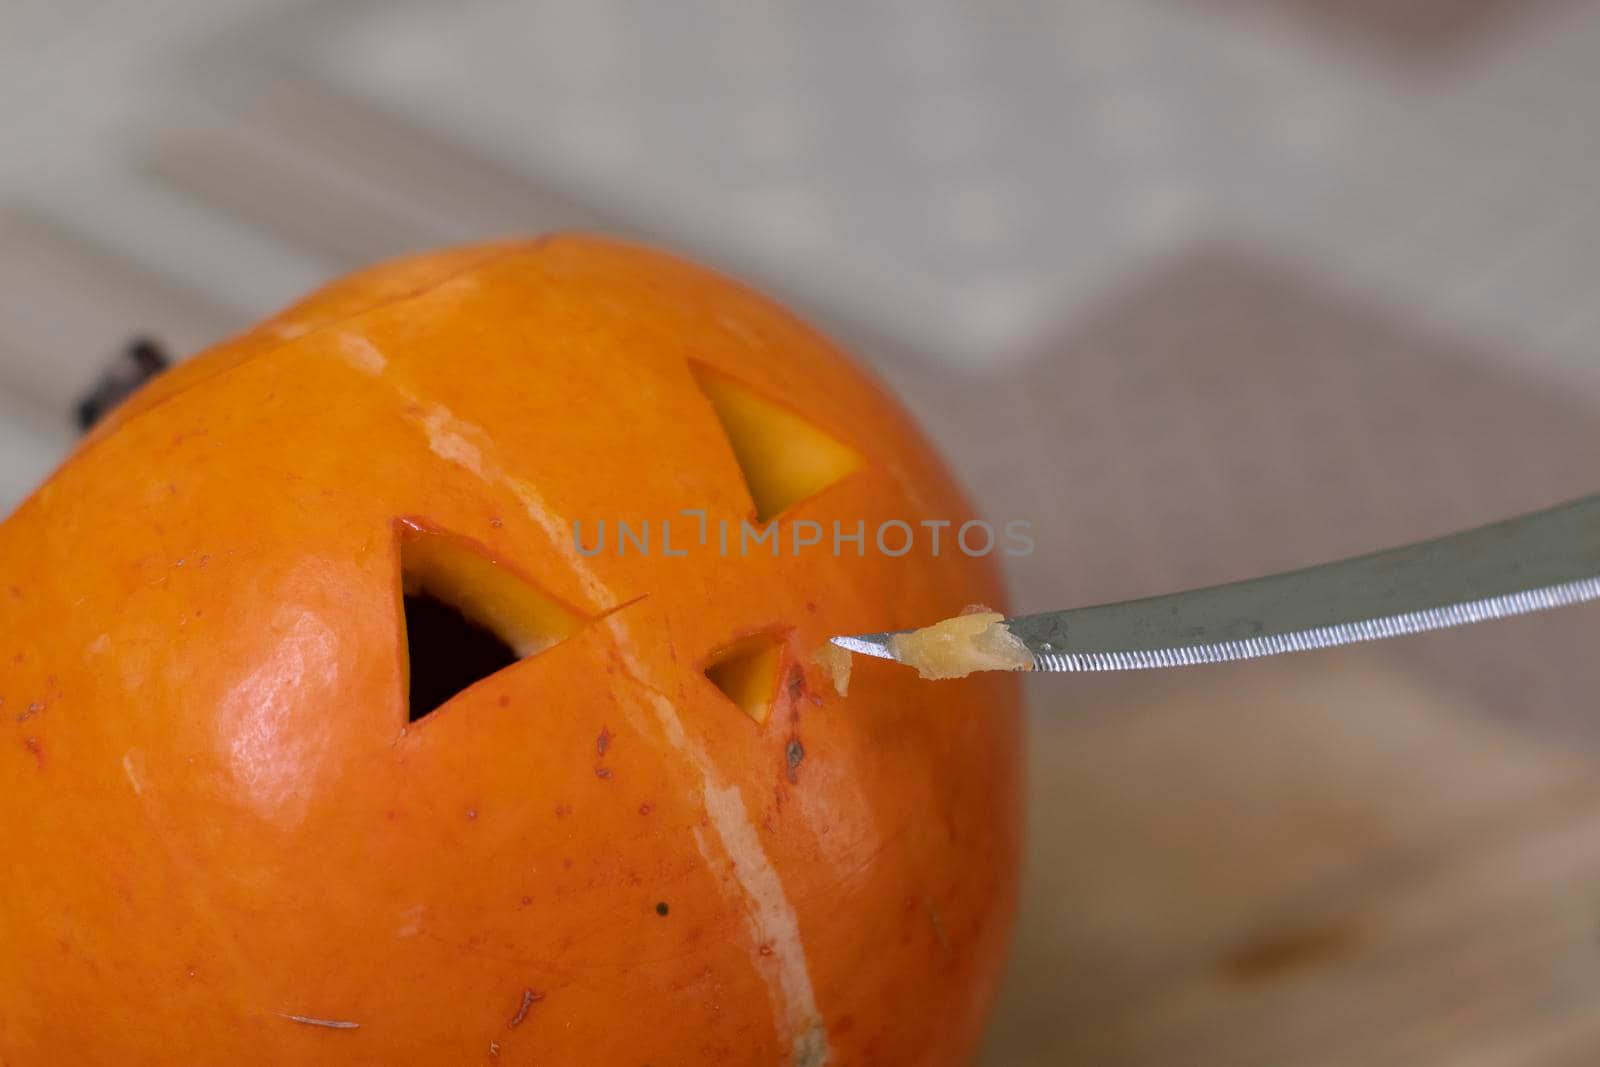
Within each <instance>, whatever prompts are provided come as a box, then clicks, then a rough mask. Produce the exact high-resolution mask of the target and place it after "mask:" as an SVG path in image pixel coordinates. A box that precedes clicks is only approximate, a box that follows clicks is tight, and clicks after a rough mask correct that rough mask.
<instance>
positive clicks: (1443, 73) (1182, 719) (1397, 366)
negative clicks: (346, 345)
mask: <svg viewBox="0 0 1600 1067" xmlns="http://www.w3.org/2000/svg"><path fill="white" fill-rule="evenodd" d="M1597 55H1600V3H1593V2H1587V0H1291V2H1271V0H1058V2H1045V0H1036V2H1023V0H995V2H984V3H979V2H976V0H967V2H959V0H873V2H869V3H850V4H846V3H841V2H834V0H815V2H809V3H806V2H798V0H797V2H792V3H791V2H785V0H738V2H737V3H722V4H713V3H707V2H702V0H680V2H678V3H673V4H670V5H669V4H661V3H652V2H650V0H522V2H511V0H472V2H460V3H437V2H436V3H418V2H403V0H400V2H396V0H389V2H384V3H376V2H364V0H327V2H319V3H308V2H289V0H206V2H200V0H186V2H185V0H141V2H140V3H136V4H130V3H120V2H112V0H0V513H4V512H5V511H8V510H9V509H10V508H11V507H12V506H13V505H14V504H15V503H16V502H18V501H19V500H20V499H21V498H22V496H23V495H24V494H25V493H26V491H27V490H28V489H29V487H31V486H32V485H33V484H34V483H36V482H37V481H38V480H39V479H40V478H41V477H42V476H43V475H44V474H45V473H46V472H47V471H48V470H49V468H50V467H51V466H52V464H53V463H54V462H56V461H57V459H58V458H59V457H60V456H61V455H62V453H63V452H64V450H65V449H67V448H68V447H69V446H70V444H71V442H72V440H73V426H72V421H71V420H72V413H73V410H74V406H75V404H76V402H77V400H78V399H79V397H80V396H81V395H82V394H83V393H84V392H85V391H86V390H87V389H88V388H89V387H90V386H91V385H92V383H93V382H94V381H95V379H96V378H97V377H98V375H99V374H100V372H101V371H102V369H103V368H104V367H105V365H106V364H107V362H108V360H110V359H111V357H112V356H113V354H114V353H116V352H117V351H118V350H119V349H120V348H121V347H122V346H123V345H124V344H125V343H126V342H127V341H128V340H130V339H131V338H132V337H133V336H135V335H146V336H150V337H153V338H155V339H157V340H159V341H160V342H161V343H162V344H163V345H165V346H166V347H167V348H168V350H169V351H171V352H172V353H173V355H174V356H177V357H182V356H186V355H188V354H190V353H192V352H194V351H196V350H198V349H200V348H202V347H204V346H205V345H206V344H208V343H210V342H212V341H214V340H216V339H218V338H221V337H223V336H225V335H226V334H228V333H230V332H232V331H235V330H239V329H241V328H243V327H245V326H247V325H249V324H250V323H252V322H253V321H254V320H256V319H258V318H260V317H262V316H264V315H266V314H267V313H269V312H271V311H273V310H275V309H276V308H277V307H279V306H280V305H282V304H284V303H286V302H287V301H289V300H290V299H292V298H294V297H296V296H298V295H299V294H301V293H303V292H305V291H306V290H308V289H310V288H312V287H314V286H316V285H317V284H319V283H320V282H322V281H324V280H326V279H329V278H331V277H333V276H335V275H338V274H341V273H344V272H346V271H348V270H350V269H352V268H354V267H357V266H360V265H363V264H366V263H368V262H370V261H372V260H374V259H378V258H381V257H385V256H391V255H395V254H398V253H402V252H405V251H409V250H415V249H422V248H427V247H430V246H436V245H440V244H446V243H451V242H460V241H469V240H474V239H479V238H484V237H489V236H502V235H507V234H516V233H529V232H537V231H542V230H547V229H552V228H569V227H582V228H588V229H598V230H603V231H608V232H613V233H618V234H623V235H629V236H635V237H642V238H645V239H649V240H652V241H655V242H659V243H664V244H667V245H670V246H673V247H676V248H678V249H680V250H683V251H685V252H688V253H690V254H692V255H694V256H697V257H699V258H702V259H705V260H709V261H711V262H713V263H716V264H718V265H720V266H722V267H724V268H727V269H729V270H732V271H734V272H736V273H738V274H741V275H743V276H745V277H746V278H748V279H751V280H752V281H754V282H756V283H757V284H759V285H761V286H762V287H764V288H766V289H768V290H769V291H771V292H773V293H774V294H775V295H777V296H779V297H780V298H782V299H784V300H786V301H787V302H789V303H791V304H792V305H794V306H796V307H797V308H799V309H800V310H802V312H803V313H805V314H806V315H808V316H809V317H811V318H812V319H813V320H815V321H816V322H818V323H819V324H820V325H822V326H823V327H824V328H826V329H828V330H830V331H831V332H832V333H833V334H834V335H835V336H837V337H838V338H840V339H841V340H842V341H843V342H845V343H846V344H847V345H848V346H850V347H851V348H853V349H854V350H855V351H856V352H858V353H859V354H860V355H861V356H862V358H863V359H865V360H867V361H868V362H870V363H871V364H872V365H873V366H874V367H875V368H877V370H878V371H879V372H880V373H881V374H882V375H883V376H884V377H886V378H887V379H888V380H889V381H890V382H891V383H892V384H893V385H894V386H895V387H896V388H897V389H898V390H900V392H901V393H902V394H903V395H904V396H905V398H906V399H907V402H908V403H909V404H910V405H911V406H912V407H913V408H914V409H915V410H916V412H917V413H918V415H919V416H920V417H921V418H922V419H923V421H924V422H925V424H926V425H927V426H928V428H929V431H930V433H931V434H932V435H933V436H934V437H935V438H936V439H937V441H938V442H939V444H940V445H941V446H942V448H943V449H944V451H945V452H946V454H947V455H948V456H949V457H950V459H951V461H952V463H953V464H954V465H955V466H956V467H957V468H958V469H959V471H960V472H961V474H962V475H963V476H964V478H965V479H966V480H967V482H968V484H969V485H970V486H972V487H973V488H974V490H975V492H976V494H977V496H978V498H979V500H980V503H981V506H982V508H983V509H984V511H985V512H986V513H988V514H990V515H992V516H1002V517H1005V518H1011V517H1023V518H1027V519H1030V520H1031V521H1032V522H1033V523H1034V529H1035V535H1036V538H1037V540H1038V541H1039V544H1040V546H1041V550H1040V551H1039V552H1038V553H1036V554H1035V555H1034V556H1033V557H1031V558H1028V559H1023V560H1014V561H1011V562H1012V563H1013V564H1015V566H1014V567H1013V571H1012V574H1011V580H1012V586H1013V588H1014V590H1015V591H1016V600H1015V606H1016V607H1018V608H1021V609H1024V610H1043V609H1047V608H1057V607H1063V606H1067V605H1071V604H1079V603H1089V602H1094V601H1099V600H1106V599H1121V598H1126V597H1133V596H1140V595H1146V594H1153V593H1160V592H1166V591H1171V590H1173V589H1175V588H1179V587H1183V586H1189V585H1196V584H1204V583H1210V582H1215V581H1226V580H1231V579H1235V578H1242V577H1246V576H1248V575H1251V574H1255V573H1261V572H1265V571H1269V570H1274V569H1279V568H1285V567H1292V566H1299V565H1304V564H1310V563H1314V562H1320V561H1323V560H1326V559H1330V558H1334V557H1337V556H1342V555H1346V554H1351V553H1355V552H1361V551H1366V550H1371V549H1377V548H1382V547H1387V546H1389V545H1392V544H1397V543H1400V542H1403V541H1406V540H1410V539H1414V538H1419V537H1424V536H1431V535H1435V534H1439V533H1444V532H1447V531H1449V530H1451V529H1455V528H1460V527H1464V526H1468V525H1473V524H1477V523H1480V522H1484V521H1488V520H1491V519H1495V518H1500V517H1504V516H1506V515H1509V514H1512V513H1514V512H1517V511H1521V510H1526V509H1531V508H1536V507H1540V506H1544V505H1547V504H1550V503H1554V502H1556V501H1559V500H1561V499H1565V498H1568V497H1572V496H1577V495H1581V494H1584V493H1588V492H1593V491H1595V490H1596V489H1597V488H1600V486H1597V484H1596V483H1597V482H1600V299H1597V291H1600V290H1597V282H1600V196H1597V192H1596V191H1597V190H1600V121H1597V115H1600V64H1597V63H1596V62H1595V57H1596V56H1597ZM1597 648H1600V615H1597V612H1596V609H1595V608H1593V607H1588V608H1578V609H1569V610H1567V611H1564V612H1560V613H1555V614H1551V615H1547V616H1541V617H1535V618H1528V619H1522V620H1516V621H1511V622H1505V623H1499V624H1494V625H1491V626H1485V627H1478V628H1473V629H1470V630H1466V631H1460V632H1456V633H1446V634H1436V635H1430V636H1426V637H1421V638H1416V639H1410V640H1406V641H1401V642H1391V643H1388V644H1386V645H1383V646H1374V647H1372V648H1368V649H1354V650H1343V651H1338V652H1330V653H1317V654H1310V655H1305V656H1300V657H1292V658H1290V659H1286V660H1282V661H1271V662H1263V663H1259V664H1245V665H1237V666H1232V667H1217V668H1195V669H1191V670H1188V671H1185V672H1181V673H1173V674H1152V675H1147V676H1138V677H1111V676H1107V677H1097V678H1077V677H1067V678H1058V679H1038V680H1035V681H1034V682H1032V683H1030V691H1031V695H1032V698H1033V707H1032V708H1031V711H1030V714H1031V717H1032V725H1033V739H1032V744H1031V748H1030V753H1031V754H1030V762H1031V772H1032V775H1033V779H1032V785H1031V787H1030V788H1031V792H1032V798H1033V805H1034V809H1033V826H1032V840H1031V853H1030V858H1029V867H1028V874H1027V886H1026V892H1025V897H1024V902H1023V920H1022V925H1021V928H1020V931H1019V934H1018V941H1017V948H1016V957H1015V960H1014V963H1013V967H1012V973H1011V975H1010V977H1009V978H1008V981H1007V986H1006V989H1005V993H1004V996H1003V998H1002V1002H1001V1004H1000V1007H999V1009H998V1012H997V1014H996V1018H995V1022H994V1025H993V1028H992V1032H991V1035H990V1038H989V1042H988V1047H987V1049H986V1051H985V1060H984V1062H985V1063H986V1064H995V1065H1002V1064H1047V1063H1048V1064H1056V1063H1062V1062H1084V1063H1096V1064H1101V1063H1128V1064H1157V1063H1160V1064H1166V1063H1185V1064H1197V1063H1217V1064H1228V1065H1230V1067H1241V1065H1249V1064H1258V1063H1259V1064H1281V1063H1295V1064H1335V1063H1337V1064H1347V1063H1348V1064H1363V1065H1371V1064H1385V1063H1395V1064H1417V1063H1441V1064H1452V1065H1455V1064H1474V1065H1488V1064H1546V1063H1549V1064H1568V1063H1571V1064H1593V1063H1595V1062H1600V1012H1597V1011H1595V1010H1594V1004H1595V1002H1596V1000H1595V998H1596V996H1597V994H1600V763H1597V756H1596V754H1597V753H1600V706H1597V700H1596V697H1595V694H1596V692H1597V685H1600V656H1596V655H1595V650H1596V649H1597Z"/></svg>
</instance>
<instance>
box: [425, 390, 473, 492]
mask: <svg viewBox="0 0 1600 1067" xmlns="http://www.w3.org/2000/svg"><path fill="white" fill-rule="evenodd" d="M422 428H423V429H424V430H426V431H427V433H428V447H429V448H430V449H432V450H433V454H434V455H436V456H438V457H439V458H440V459H443V460H448V461H449V462H451V463H454V464H456V465H457V466H459V467H465V468H466V469H467V470H469V471H471V472H472V473H473V474H476V475H477V476H478V477H479V478H484V477H485V475H484V473H483V450H482V449H480V448H479V447H478V446H477V445H475V444H473V443H472V442H471V441H469V440H467V434H468V433H470V432H471V431H474V430H477V432H478V434H479V435H480V436H481V435H482V433H483V431H482V430H478V428H477V427H476V426H473V425H472V424H471V423H470V422H462V421H461V420H460V419H458V418H456V417H455V415H453V414H452V413H451V412H450V410H449V409H448V408H446V407H444V406H443V405H441V404H435V405H433V407H432V408H430V409H429V410H428V413H427V414H426V415H424V416H423V417H422Z"/></svg>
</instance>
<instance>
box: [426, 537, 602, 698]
mask: <svg viewBox="0 0 1600 1067" xmlns="http://www.w3.org/2000/svg"><path fill="white" fill-rule="evenodd" d="M399 528H400V580H401V586H402V588H401V592H402V596H403V603H404V618H405V636H406V667H407V676H408V696H409V709H410V710H409V713H408V717H409V718H410V720H411V721H412V722H416V721H417V720H418V719H420V718H422V717H423V716H424V715H427V714H428V713H429V712H432V711H435V710H436V709H438V707H439V706H440V705H441V704H443V703H445V702H446V701H447V700H449V699H450V698H451V697H453V696H455V695H456V694H457V693H459V692H461V691H462V690H464V689H467V688H469V687H470V686H472V685H475V684H476V683H478V682H480V681H482V680H483V679H485V678H487V677H488V676H490V675H491V674H494V673H495V672H496V671H499V670H501V669H503V668H505V667H509V666H510V665H511V664H513V663H516V662H517V661H518V660H522V659H526V658H527V657H529V656H532V655H536V654H538V653H540V652H543V651H544V650H546V649H548V648H550V647H551V646H552V645H555V644H557V643H559V642H561V641H563V640H565V639H566V638H568V637H570V636H572V635H573V634H574V633H576V632H577V631H578V628H579V627H580V626H581V625H582V623H583V619H582V618H580V617H579V616H578V615H577V614H575V613H574V612H572V611H571V610H569V609H568V608H566V607H565V606H563V605H562V604H560V603H559V602H557V601H556V600H555V599H554V598H553V597H551V596H549V595H548V594H546V593H544V592H543V591H541V590H539V589H537V588H536V587H534V586H533V585H532V584H530V583H529V582H528V581H526V580H525V579H523V578H522V577H520V576H519V575H517V574H515V573H513V572H512V571H511V570H510V569H508V568H506V567H505V566H502V565H501V564H499V563H497V562H495V561H494V559H493V558H491V557H490V556H489V555H488V554H487V553H486V551H485V550H484V549H482V547H481V546H477V545H474V544H473V543H472V542H470V541H467V540H465V539H462V538H457V537H454V536H452V535H450V534H447V533H443V532H440V531H437V530H434V529H431V528H429V527H427V526H426V525H425V524H423V523H420V522H416V521H411V520H407V521H402V522H401V523H400V527H399Z"/></svg>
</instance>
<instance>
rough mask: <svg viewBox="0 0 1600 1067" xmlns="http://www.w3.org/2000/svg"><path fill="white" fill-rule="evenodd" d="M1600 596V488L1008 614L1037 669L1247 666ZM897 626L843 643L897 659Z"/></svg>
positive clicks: (842, 639)
mask: <svg viewBox="0 0 1600 1067" xmlns="http://www.w3.org/2000/svg"><path fill="white" fill-rule="evenodd" d="M1596 598H1600V494H1596V495H1594V496H1587V497H1583V498H1581V499H1578V500H1574V501H1571V502H1569V503H1566V504H1561V505H1558V506H1556V507H1552V508H1547V509H1545V510H1543V511H1535V512H1531V513H1529V514H1526V515H1520V516H1518V517H1516V518H1512V519H1507V520H1505V521H1502V522H1496V523H1493V524H1491V525H1488V526H1481V527H1478V528H1476V529H1472V530H1467V531H1464V532H1461V533H1454V534H1450V535H1447V536H1445V537H1440V538H1436V539H1434V540H1431V541H1422V542H1419V543H1416V544H1411V545H1406V546H1404V547H1401V548H1393V549H1389V550H1387V551H1383V552H1375V553H1371V554H1369V555H1363V556H1356V557H1353V558H1351V559H1345V560H1340V561H1338V562H1335V563H1325V564H1322V565H1320V566H1315V567H1308V568H1306V569H1304V570H1297V571H1287V572H1284V573H1281V574H1273V575H1268V576H1266V577H1262V578H1252V579H1249V580H1247V581H1242V582H1232V583H1229V584H1226V585H1214V586H1208V587H1206V588H1202V589H1193V590H1189V591H1187V592H1181V593H1172V594H1168V595H1165V596H1155V597H1146V598H1143V599H1140V600H1128V601H1122V602H1120V603H1113V604H1100V605H1096V606H1092V607H1082V608H1072V609H1068V610H1066V611H1053V612H1044V613H1042V614H1038V615H1022V616H1018V617H1015V618H1011V619H1007V620H1006V625H1007V627H1008V629H1009V630H1010V631H1011V633H1012V634H1014V635H1015V636H1017V637H1018V638H1020V639H1021V640H1022V642H1023V643H1024V644H1025V645H1026V646H1027V648H1028V651H1029V652H1030V653H1031V654H1032V656H1033V669H1034V670H1038V671H1110V670H1140V669H1145V668H1153V667H1179V666H1186V665H1190V664H1199V663H1221V662H1226V661H1229V660H1240V659H1253V658H1255V657H1258V656H1273V655H1278V654H1280V653H1284V652H1300V651H1307V650H1310V649H1318V648H1331V647H1333V646H1336V645H1345V644H1351V643H1353V642H1357V641H1376V640H1380V639H1383V638H1388V637H1399V636H1402V635H1405V634H1414V633H1421V632H1423V631H1425V630H1437V629H1442V628H1445V627H1450V626H1461V625H1465V624H1467V623H1475V622H1483V621H1486V620H1489V619H1500V618H1506V617H1509V616H1513V615H1522V614H1526V613H1528V612H1533V611H1543V610H1546V609H1549V608H1557V607H1564V606H1566V605H1569V604H1577V603H1581V602H1583V601H1586V600H1594V599H1596ZM910 632H912V631H907V630H902V631H894V632H885V633H871V634H855V635H841V636H838V637H834V638H832V642H833V644H835V645H837V646H839V647H840V648H844V649H848V650H849V651H851V652H855V653H859V654H861V655H865V656H876V657H878V658H880V659H890V660H892V659H896V656H895V654H894V652H893V650H892V647H891V643H892V639H893V638H894V637H895V636H896V635H897V634H904V633H910Z"/></svg>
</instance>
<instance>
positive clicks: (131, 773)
mask: <svg viewBox="0 0 1600 1067" xmlns="http://www.w3.org/2000/svg"><path fill="white" fill-rule="evenodd" d="M135 763H139V764H140V765H143V763H144V756H143V755H142V754H141V753H140V752H139V751H138V750H137V749H132V748H130V749H129V750H128V751H126V752H124V753H123V754H122V773H123V774H125V775H127V776H128V784H129V785H131V786H133V795H134V796H144V783H143V782H141V781H140V780H139V772H138V771H137V770H136V769H134V764H135Z"/></svg>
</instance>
